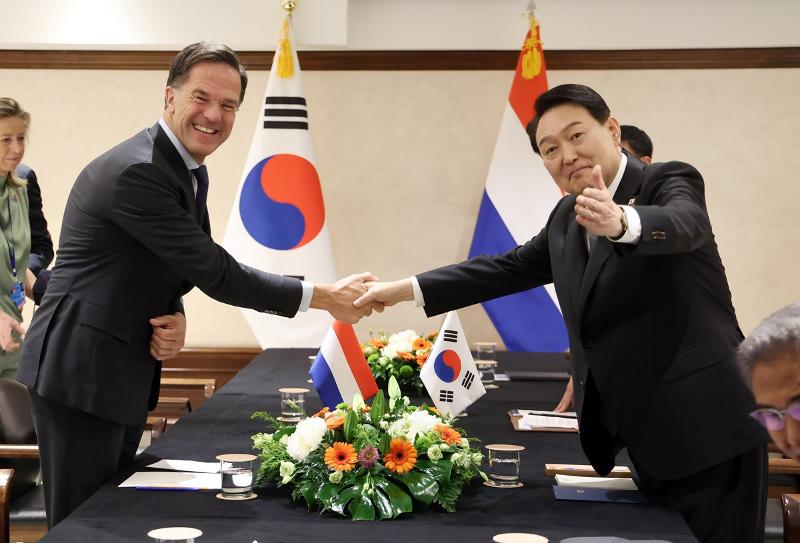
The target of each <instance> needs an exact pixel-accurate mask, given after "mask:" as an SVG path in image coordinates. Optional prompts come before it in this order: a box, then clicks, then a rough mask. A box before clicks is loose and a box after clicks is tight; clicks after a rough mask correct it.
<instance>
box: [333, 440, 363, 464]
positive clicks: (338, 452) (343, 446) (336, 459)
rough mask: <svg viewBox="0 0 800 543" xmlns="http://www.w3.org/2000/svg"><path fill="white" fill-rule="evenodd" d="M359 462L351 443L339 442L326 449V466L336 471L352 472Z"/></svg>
mask: <svg viewBox="0 0 800 543" xmlns="http://www.w3.org/2000/svg"><path fill="white" fill-rule="evenodd" d="M356 462H358V454H357V453H356V449H355V448H354V447H353V446H352V445H350V444H349V443H342V442H341V441H337V442H336V443H334V444H333V445H331V446H330V447H328V448H327V449H325V465H326V466H328V467H329V468H331V469H332V470H336V471H350V470H351V469H353V466H355V465H356Z"/></svg>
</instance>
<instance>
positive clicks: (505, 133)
mask: <svg viewBox="0 0 800 543" xmlns="http://www.w3.org/2000/svg"><path fill="white" fill-rule="evenodd" d="M546 90H547V72H546V70H545V64H544V53H543V51H542V45H541V39H540V35H539V23H538V21H536V19H535V18H533V14H531V29H530V32H529V33H528V35H527V36H526V37H525V42H524V45H523V47H522V51H521V52H520V55H519V60H518V62H517V69H516V72H515V74H514V81H513V83H512V84H511V91H510V92H509V96H508V102H507V103H506V107H505V112H504V114H503V120H502V124H501V126H500V134H499V135H498V137H497V143H496V145H495V149H494V155H492V162H491V165H490V166H489V173H488V175H487V179H486V191H485V192H484V193H483V198H482V200H481V205H480V210H479V211H478V221H477V224H476V225H475V234H474V235H473V238H472V246H471V247H470V250H469V257H470V258H472V257H474V256H478V255H484V254H486V255H492V254H497V253H504V252H506V251H508V250H510V249H513V248H514V247H516V246H517V245H520V244H522V243H525V242H526V241H528V240H529V239H530V238H532V237H533V236H534V235H536V234H538V233H539V231H540V230H541V229H542V227H543V226H544V224H545V222H546V221H547V217H548V216H549V215H550V212H551V211H552V209H553V207H555V204H556V203H557V202H558V200H559V199H561V197H562V194H561V192H560V191H559V189H558V186H557V185H556V184H555V182H554V181H553V180H552V178H551V177H550V175H549V174H548V173H547V170H545V168H544V165H543V164H542V161H541V159H540V158H539V157H538V156H536V155H535V154H534V153H533V150H532V149H531V144H530V140H529V139H528V135H527V134H526V132H525V127H526V126H527V124H528V122H530V120H531V119H532V118H533V103H534V101H536V98H537V97H538V96H539V95H540V94H541V93H543V92H544V91H546ZM483 308H484V309H485V310H486V313H487V314H488V315H489V318H490V319H491V320H492V323H493V324H494V326H495V328H497V331H498V333H499V334H500V337H502V338H503V343H505V346H506V348H507V349H508V350H510V351H532V352H536V351H545V352H548V351H549V352H553V351H563V350H564V349H566V348H567V346H568V342H567V332H566V327H565V326H564V319H563V317H562V316H561V310H560V308H559V306H558V301H557V299H556V295H555V290H554V289H553V285H552V284H551V285H546V286H544V287H539V288H536V289H532V290H529V291H526V292H520V293H518V294H512V295H510V296H504V297H502V298H497V299H495V300H491V301H488V302H484V304H483Z"/></svg>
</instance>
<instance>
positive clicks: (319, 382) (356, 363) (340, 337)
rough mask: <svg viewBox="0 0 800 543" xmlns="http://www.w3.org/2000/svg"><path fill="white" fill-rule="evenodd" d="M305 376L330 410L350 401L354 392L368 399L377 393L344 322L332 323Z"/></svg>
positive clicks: (372, 379)
mask: <svg viewBox="0 0 800 543" xmlns="http://www.w3.org/2000/svg"><path fill="white" fill-rule="evenodd" d="M308 374H309V375H310V376H311V380H312V381H313V382H314V388H316V389H317V393H318V394H319V397H320V398H321V399H322V403H323V404H325V405H326V406H328V407H329V408H330V409H334V408H335V407H336V406H337V405H338V404H340V403H342V402H347V403H350V402H352V401H353V396H355V395H356V393H359V394H361V396H362V397H363V398H364V400H367V399H369V398H371V397H372V396H374V395H375V394H376V393H377V392H378V385H377V383H376V382H375V378H374V377H373V376H372V372H370V371H369V364H367V359H366V358H364V353H362V352H361V346H360V345H359V344H358V339H356V333H355V331H354V330H353V326H352V325H350V324H345V323H343V322H339V321H333V325H332V326H331V328H330V330H328V335H326V336H325V339H324V340H323V342H322V347H320V349H319V353H318V354H317V359H316V360H315V361H314V363H313V364H312V365H311V370H310V371H309V372H308Z"/></svg>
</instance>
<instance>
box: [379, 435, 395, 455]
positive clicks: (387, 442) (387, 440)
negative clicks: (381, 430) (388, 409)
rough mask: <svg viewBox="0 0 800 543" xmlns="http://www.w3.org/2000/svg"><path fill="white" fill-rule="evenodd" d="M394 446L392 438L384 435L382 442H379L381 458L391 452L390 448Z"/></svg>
mask: <svg viewBox="0 0 800 543" xmlns="http://www.w3.org/2000/svg"><path fill="white" fill-rule="evenodd" d="M391 445H392V436H390V435H389V434H383V435H382V436H381V440H380V441H379V442H378V450H379V451H380V452H381V456H383V455H385V454H386V453H387V452H388V451H389V447H391Z"/></svg>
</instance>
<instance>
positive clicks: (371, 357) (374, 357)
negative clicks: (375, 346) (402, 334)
mask: <svg viewBox="0 0 800 543" xmlns="http://www.w3.org/2000/svg"><path fill="white" fill-rule="evenodd" d="M380 357H381V354H380V353H372V354H371V355H369V358H367V362H375V361H376V360H377V359H379V358H380Z"/></svg>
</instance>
